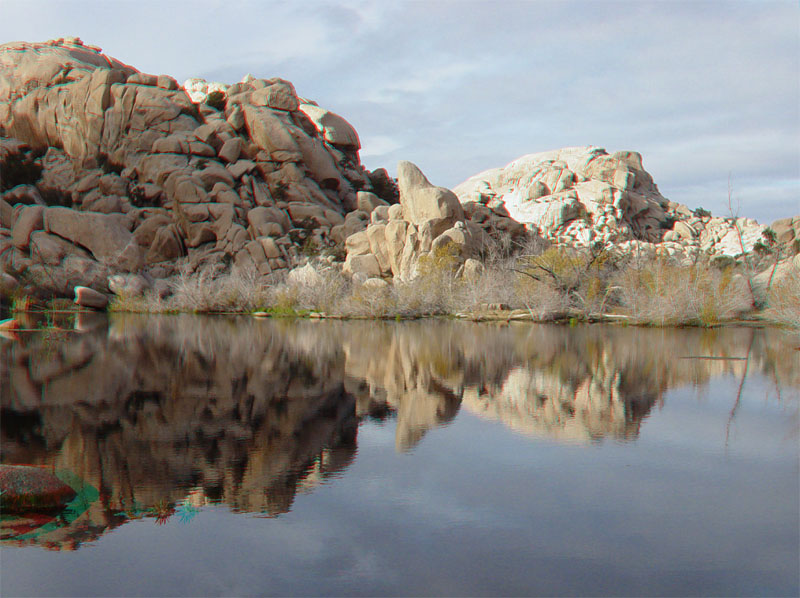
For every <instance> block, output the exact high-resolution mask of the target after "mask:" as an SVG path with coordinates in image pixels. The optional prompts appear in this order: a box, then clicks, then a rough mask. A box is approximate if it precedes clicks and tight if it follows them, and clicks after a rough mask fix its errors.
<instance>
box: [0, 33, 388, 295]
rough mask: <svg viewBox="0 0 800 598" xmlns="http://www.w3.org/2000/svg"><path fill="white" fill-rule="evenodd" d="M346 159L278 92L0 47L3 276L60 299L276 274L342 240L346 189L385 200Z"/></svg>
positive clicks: (314, 118)
mask: <svg viewBox="0 0 800 598" xmlns="http://www.w3.org/2000/svg"><path fill="white" fill-rule="evenodd" d="M359 147H360V142H359V139H358V135H357V133H356V132H355V130H354V129H353V127H351V126H350V125H349V124H348V123H347V122H346V121H345V120H344V119H343V118H341V117H340V116H338V115H336V114H334V113H333V112H330V111H328V110H325V109H323V108H321V107H319V106H318V105H316V104H315V103H314V102H312V101H310V100H306V99H303V98H300V97H298V96H297V94H296V92H295V90H294V87H293V86H292V84H291V83H289V82H288V81H284V80H282V79H268V80H264V79H254V78H252V77H247V78H245V80H244V81H243V82H241V83H237V84H234V85H230V86H221V85H213V84H212V85H211V86H209V85H208V84H206V83H204V82H202V81H199V80H190V81H188V82H187V84H186V88H184V87H181V86H180V85H179V84H178V83H177V82H176V81H175V80H174V79H172V78H171V77H167V76H163V75H161V76H155V75H149V74H145V73H141V72H138V71H137V70H136V69H134V68H132V67H130V66H127V65H125V64H123V63H121V62H119V61H118V60H116V59H114V58H111V57H109V56H106V55H104V54H102V53H101V52H100V49H99V48H95V47H92V46H88V45H85V44H83V43H82V42H81V41H80V40H78V39H59V40H55V41H51V42H47V43H43V44H41V43H40V44H30V43H12V44H6V45H3V46H0V168H2V183H1V187H0V191H2V203H0V206H1V207H2V222H1V224H2V227H3V229H6V230H5V231H3V233H2V241H0V242H2V243H3V245H2V248H1V249H2V256H3V257H2V260H3V269H4V270H5V271H7V272H12V273H17V274H19V273H21V272H23V271H26V272H27V273H28V276H29V277H32V278H36V279H37V280H38V282H39V284H42V285H47V284H50V285H51V286H54V287H55V288H54V289H53V290H55V291H60V292H67V291H71V289H69V288H68V287H71V286H74V285H75V284H86V285H88V286H92V287H95V288H99V290H107V287H106V285H105V283H104V281H105V279H106V277H107V276H108V274H110V273H114V272H118V271H123V272H140V271H146V272H148V273H149V274H150V275H151V276H152V277H154V278H162V277H164V276H169V275H170V274H173V273H174V272H175V271H176V269H177V268H178V266H185V267H188V268H189V269H190V270H196V269H198V268H200V267H202V266H203V265H206V264H216V263H229V262H234V263H237V264H240V265H242V266H251V267H254V268H255V269H256V270H257V271H258V272H259V273H260V274H262V275H267V274H270V273H272V272H275V271H279V270H283V269H286V268H288V267H289V266H290V265H291V264H293V263H294V262H295V261H297V258H298V256H299V255H300V250H301V249H302V248H303V247H306V248H308V247H320V248H321V247H324V246H327V245H330V244H335V243H336V242H340V243H341V242H343V241H344V238H345V237H346V236H347V232H348V231H349V228H348V226H349V224H348V222H349V221H348V222H346V219H345V216H346V215H347V214H348V213H349V212H352V211H353V210H355V209H356V208H357V207H359V196H358V192H359V190H377V191H378V192H379V193H382V194H383V195H384V196H385V197H386V198H387V199H389V200H392V198H393V193H394V185H393V182H392V181H391V180H390V179H389V178H388V176H387V175H386V172H385V171H377V172H375V173H369V172H367V171H365V170H364V168H363V167H362V166H361V164H360V162H359V158H358V150H359ZM361 201H362V203H361V205H362V206H363V205H369V206H370V207H371V205H372V203H377V202H380V201H381V200H380V199H379V198H378V197H377V196H375V195H372V194H367V193H364V194H362V198H361ZM365 202H366V203H365ZM358 216H359V215H358V214H357V215H356V216H355V217H354V218H357V217H358ZM362 217H363V216H362ZM352 219H353V218H351V220H352ZM10 231H13V234H11V233H10Z"/></svg>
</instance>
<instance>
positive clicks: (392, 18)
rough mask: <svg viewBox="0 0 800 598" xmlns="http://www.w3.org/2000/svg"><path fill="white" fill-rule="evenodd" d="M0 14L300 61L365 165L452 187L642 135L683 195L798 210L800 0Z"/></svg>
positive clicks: (1, 37) (240, 68)
mask: <svg viewBox="0 0 800 598" xmlns="http://www.w3.org/2000/svg"><path fill="white" fill-rule="evenodd" d="M0 14H2V18H0V43H5V42H10V41H45V40H48V39H53V38H57V37H66V36H77V37H80V38H81V39H83V41H84V42H86V43H87V44H93V45H97V46H100V47H101V48H103V51H104V52H105V53H107V54H109V55H111V56H114V57H115V58H117V59H119V60H121V61H123V62H126V63H128V64H130V65H131V66H134V67H136V68H137V69H139V70H141V71H144V72H148V73H153V74H168V75H172V76H174V77H175V78H176V79H178V81H179V82H182V81H184V80H185V79H188V78H190V77H202V78H205V79H208V80H209V81H221V82H224V83H234V82H237V81H239V80H240V79H241V78H242V77H243V76H244V75H245V74H247V73H252V74H253V75H254V76H256V77H262V78H269V77H276V76H277V77H283V78H284V79H288V80H289V81H291V82H292V83H293V84H294V86H295V88H296V90H297V92H298V94H299V95H300V96H302V97H305V98H309V99H312V100H314V101H316V102H317V103H319V105H320V106H322V107H324V108H327V109H329V110H333V111H334V112H336V113H338V114H340V115H342V116H344V117H345V118H346V119H347V120H348V121H349V122H350V123H352V124H353V126H354V127H355V128H356V130H357V131H358V133H359V136H360V138H361V143H362V150H361V159H362V162H363V163H364V165H365V166H366V167H367V168H369V169H374V168H378V167H384V168H386V169H387V170H388V171H389V172H390V173H391V174H393V175H394V173H395V171H396V165H397V162H398V161H399V160H410V161H412V162H414V163H415V164H417V165H418V166H419V167H420V168H421V169H422V170H423V172H425V174H426V175H427V176H428V178H429V179H430V180H431V182H433V183H434V184H436V185H442V186H445V187H450V188H452V187H454V186H456V185H457V184H458V183H460V182H462V181H464V180H466V179H467V178H469V177H470V176H472V175H473V174H477V173H478V172H481V171H483V170H486V169H489V168H495V167H498V166H504V165H505V164H507V163H509V162H511V161H512V160H514V159H515V158H518V157H520V156H522V155H525V154H530V153H536V152H541V151H546V150H551V149H557V148H561V147H568V146H576V145H596V146H600V147H604V148H606V149H607V150H608V151H609V152H614V151H619V150H634V151H638V152H640V153H641V154H642V156H643V159H644V167H645V169H646V170H647V171H648V172H650V174H651V175H653V178H654V180H655V182H656V183H657V184H658V186H659V189H660V191H661V193H662V195H664V196H665V197H667V198H669V199H671V200H673V201H676V202H679V203H683V204H686V205H688V206H689V207H691V208H697V207H703V208H705V209H708V210H711V211H712V212H713V213H714V214H715V215H722V216H728V215H730V214H731V211H732V212H733V213H735V214H738V215H741V216H747V217H751V218H756V219H757V220H758V221H759V222H763V223H769V222H771V221H773V220H775V219H777V218H782V217H787V216H792V215H800V3H798V2H797V0H789V1H782V0H781V1H770V0H749V1H735V0H730V1H715V2H703V1H691V2H680V1H670V0H663V1H659V2H648V1H643V0H628V1H623V2H612V1H603V0H595V1H574V2H570V1H550V0H541V1H527V2H512V1H504V0H494V1H476V2H473V1H470V0H459V1H441V0H439V1H425V2H422V1H416V2H411V1H402V2H392V1H389V0H383V1H362V0H330V1H324V2H323V1H315V0H303V1H302V2H300V1H296V0H282V1H280V2H272V1H258V2H255V1H253V2H241V1H233V0H227V1H216V0H215V1H202V0H194V1H192V2H184V1H183V0H159V1H158V2H149V1H147V0H136V1H134V2H128V1H123V0H120V1H112V0H106V1H102V2H100V1H98V2H70V1H55V0H49V1H44V0H42V1H38V0H0ZM729 189H730V193H731V199H732V201H731V202H730V204H731V205H730V207H729V201H728V196H729Z"/></svg>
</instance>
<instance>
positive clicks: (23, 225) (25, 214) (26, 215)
mask: <svg viewBox="0 0 800 598" xmlns="http://www.w3.org/2000/svg"><path fill="white" fill-rule="evenodd" d="M43 214H44V207H43V206H26V207H24V208H23V209H22V210H21V211H20V212H19V215H18V216H17V218H16V221H15V222H14V227H13V228H12V229H11V238H12V240H13V243H14V245H15V246H16V247H18V248H20V249H27V247H28V243H29V242H30V238H31V234H32V233H33V232H34V231H37V230H42V228H43V227H44V217H43Z"/></svg>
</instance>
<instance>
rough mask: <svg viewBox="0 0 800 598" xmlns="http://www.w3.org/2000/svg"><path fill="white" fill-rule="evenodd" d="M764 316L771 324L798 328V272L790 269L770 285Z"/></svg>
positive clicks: (799, 317) (799, 285) (793, 268)
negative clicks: (775, 323)
mask: <svg viewBox="0 0 800 598" xmlns="http://www.w3.org/2000/svg"><path fill="white" fill-rule="evenodd" d="M764 316H765V317H766V318H767V319H768V320H771V321H773V322H777V323H779V324H785V325H787V326H793V327H795V328H800V270H798V268H795V267H792V268H790V269H789V271H788V272H787V273H786V274H785V275H784V276H783V277H782V278H780V279H779V280H777V281H776V282H775V284H773V285H772V288H771V289H770V290H769V293H768V295H767V308H766V310H765V311H764Z"/></svg>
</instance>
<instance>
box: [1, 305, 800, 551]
mask: <svg viewBox="0 0 800 598" xmlns="http://www.w3.org/2000/svg"><path fill="white" fill-rule="evenodd" d="M797 344H798V339H797V338H796V336H792V334H790V333H788V332H783V331H780V330H756V329H751V328H736V329H734V328H725V329H717V330H641V329H636V330H633V329H625V328H609V327H601V326H585V327H576V328H564V327H554V326H530V325H525V324H519V325H510V326H496V325H486V324H468V323H462V322H447V321H443V322H438V321H436V322H432V321H425V322H412V323H403V324H394V323H383V322H352V323H343V322H317V321H301V322H289V321H258V320H253V319H248V318H233V319H225V318H222V317H216V318H206V319H203V318H196V317H189V316H173V317H159V318H154V317H137V316H115V317H113V318H112V320H111V322H110V323H109V322H108V321H107V320H106V319H105V318H104V317H102V316H96V315H95V316H94V317H93V318H81V319H80V320H79V321H76V322H75V323H74V326H73V328H72V329H71V330H63V329H62V330H57V329H49V330H47V331H43V332H41V333H28V334H22V335H20V339H19V340H16V341H2V344H0V357H2V360H1V361H0V367H2V370H1V371H0V384H1V386H0V390H2V395H1V397H2V399H1V405H2V422H1V425H0V430H1V431H2V450H3V461H4V462H6V463H30V464H40V465H48V466H52V467H53V468H54V469H56V470H68V471H70V472H73V473H74V474H76V475H78V476H80V477H81V478H82V479H83V480H85V481H86V482H87V483H88V484H91V485H92V486H94V487H95V488H97V490H98V491H99V500H97V501H96V502H94V503H93V504H91V505H90V506H89V508H88V510H87V511H86V512H85V513H84V514H83V515H81V516H80V517H78V518H77V519H75V520H74V521H68V522H67V521H65V522H63V525H61V526H50V529H49V531H48V532H47V533H46V534H39V535H37V534H35V533H27V534H24V535H20V534H15V533H12V532H11V531H8V530H9V529H10V527H9V526H11V527H13V525H16V526H18V527H19V525H20V522H19V521H17V522H16V523H14V524H13V525H12V524H11V523H7V522H4V524H3V525H4V538H11V539H10V540H9V541H10V542H17V543H19V544H25V543H36V544H40V545H43V546H47V547H50V548H59V549H63V548H67V549H69V548H74V547H76V546H77V545H78V544H79V543H81V542H84V541H89V540H92V539H94V538H96V537H98V536H99V535H100V534H102V533H103V532H105V531H106V530H109V529H112V528H114V527H115V526H118V525H120V524H121V523H124V522H125V521H127V520H129V519H130V518H133V517H139V516H153V517H155V518H156V519H157V520H158V521H163V520H166V519H168V518H169V517H170V516H173V515H175V513H180V509H181V508H184V509H185V508H188V507H190V506H193V507H197V506H202V505H205V504H208V503H210V502H221V503H224V504H226V505H228V506H229V507H230V508H232V509H234V510H237V511H243V512H255V513H263V514H265V515H268V516H275V515H278V514H280V513H285V512H286V511H288V510H289V509H290V508H291V506H292V503H293V500H294V498H295V496H296V494H297V493H298V492H304V491H307V490H310V489H313V488H315V487H316V486H318V485H319V484H320V483H323V482H324V481H325V480H326V478H329V477H330V476H332V475H335V474H336V473H337V472H340V471H342V470H343V469H344V468H346V467H347V466H348V465H349V464H350V463H351V462H352V460H353V459H354V457H355V454H356V443H357V432H358V425H359V422H360V421H361V420H363V419H365V418H377V419H387V418H394V419H395V420H396V422H395V429H396V436H395V442H396V448H397V450H398V451H407V450H410V449H412V448H413V447H414V446H416V444H417V443H419V442H420V440H421V439H422V437H423V436H424V434H425V433H426V432H427V431H429V430H431V429H432V428H435V427H436V426H439V425H442V424H446V423H447V422H449V421H451V420H452V419H453V418H454V417H455V416H456V414H457V413H458V411H459V409H460V408H461V407H464V408H465V409H467V410H468V411H470V412H472V413H474V414H477V415H479V416H482V417H489V418H493V419H497V420H499V421H502V422H503V423H504V424H506V425H508V426H509V427H511V428H513V429H514V430H517V431H520V432H522V433H525V434H529V435H534V436H542V437H547V438H552V439H556V440H567V441H573V442H597V441H600V440H602V439H603V438H613V439H616V440H632V439H635V438H637V436H638V435H639V432H640V427H641V425H642V421H643V420H644V418H646V417H647V415H648V413H649V412H650V410H651V409H652V408H653V406H654V405H656V404H658V403H659V402H660V401H662V400H663V396H664V392H665V391H666V390H667V389H669V388H672V387H675V386H678V385H685V384H693V385H702V384H705V383H707V382H708V381H709V380H711V379H712V378H714V377H717V376H721V375H725V374H732V375H735V376H739V377H741V376H743V375H744V374H745V368H746V367H748V368H749V371H750V372H756V371H758V372H761V373H762V374H765V375H767V377H768V378H770V379H774V380H775V384H776V387H778V388H781V387H800V358H799V357H798V356H800V352H798V351H796V350H794V348H795V347H796V345H797ZM748 356H749V361H745V360H744V359H743V358H746V357H748ZM698 357H702V359H701V358H698ZM709 357H714V358H717V359H708V358H709ZM719 358H722V359H719ZM183 513H184V514H185V510H184V511H183ZM22 527H23V528H25V526H24V525H23V526H22ZM34 527H35V526H34ZM25 529H27V528H25ZM12 537H15V538H16V540H14V539H13V538H12Z"/></svg>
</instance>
